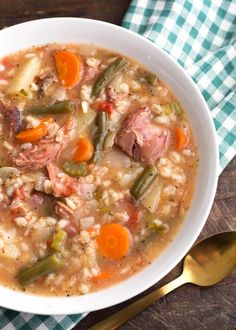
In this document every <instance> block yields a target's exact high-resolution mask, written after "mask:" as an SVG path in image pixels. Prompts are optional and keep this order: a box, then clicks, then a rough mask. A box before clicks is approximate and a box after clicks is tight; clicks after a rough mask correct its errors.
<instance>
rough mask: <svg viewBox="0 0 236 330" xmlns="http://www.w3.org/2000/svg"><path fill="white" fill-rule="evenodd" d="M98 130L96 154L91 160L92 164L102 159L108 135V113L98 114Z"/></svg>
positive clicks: (95, 142)
mask: <svg viewBox="0 0 236 330" xmlns="http://www.w3.org/2000/svg"><path fill="white" fill-rule="evenodd" d="M97 125H98V129H97V132H96V134H95V137H94V153H93V157H92V159H91V162H92V163H97V162H98V161H99V160H100V159H101V157H102V152H103V147H104V140H105V137H106V134H107V114H106V112H104V111H102V112H98V114H97Z"/></svg>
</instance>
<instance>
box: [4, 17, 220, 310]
mask: <svg viewBox="0 0 236 330" xmlns="http://www.w3.org/2000/svg"><path fill="white" fill-rule="evenodd" d="M53 42H57V43H70V42H71V43H73V42H74V43H93V44H94V45H98V46H102V47H104V48H107V49H111V50H114V51H117V52H120V53H122V54H124V55H127V56H130V57H133V58H135V59H136V60H138V61H139V62H140V63H143V64H144V65H145V66H146V67H148V68H149V69H150V70H151V71H153V72H155V73H156V74H157V75H158V76H159V77H160V79H162V80H163V81H164V82H166V83H167V84H168V85H169V86H170V88H171V90H172V91H173V92H174V94H175V95H176V96H177V98H178V99H179V100H180V102H181V104H182V105H183V107H184V109H185V110H186V111H187V113H188V116H189V118H190V121H191V123H192V126H193V130H194V134H195V137H196V140H197V144H198V147H199V153H200V163H199V169H198V179H197V183H196V192H195V196H194V200H193V203H192V206H191V208H190V210H189V212H188V215H187V218H186V219H185V221H184V224H183V225H182V227H181V228H180V230H179V232H178V234H177V235H176V236H175V238H174V240H173V242H172V243H171V244H169V246H168V247H167V249H166V250H165V251H164V252H163V253H162V254H161V256H160V257H158V258H157V259H156V260H155V261H154V262H153V263H152V264H151V265H150V266H148V267H146V268H145V269H144V270H143V271H141V272H139V273H138V274H136V275H134V276H132V277H131V278H129V279H127V280H125V281H123V282H120V283H119V284H117V285H113V286H112V287H110V288H107V289H104V290H101V291H99V292H96V293H90V294H87V295H84V296H74V297H65V298H63V297H46V296H34V295H30V294H27V293H22V292H16V291H13V290H10V289H7V288H5V287H3V286H0V297H2V298H1V301H0V304H1V305H2V306H3V307H6V308H11V309H14V310H17V311H24V312H29V313H36V314H74V313H81V312H88V311H95V310H98V309H101V308H105V307H109V306H112V305H115V304H117V303H120V302H122V301H124V300H127V299H129V298H131V297H133V296H135V295H137V294H138V293H140V292H142V291H144V290H146V289H147V288H149V287H150V286H151V285H153V284H155V283H156V282H157V281H159V280H160V279H161V278H162V277H163V276H165V275H166V274H167V273H169V272H170V271H171V269H173V268H174V267H175V265H176V264H177V263H178V262H179V261H180V260H181V259H182V258H183V257H184V255H185V254H186V253H187V252H188V250H189V249H190V248H191V246H192V245H193V243H194V242H195V240H196V239H197V237H198V235H199V233H200V232H201V230H202V228H203V226H204V224H205V222H206V220H207V217H208V214H209V212H210V209H211V206H212V203H213V200H214V195H215V191H216V187H217V172H218V148H217V143H216V135H215V129H214V125H213V121H212V118H211V115H210V112H209V110H208V107H207V105H206V103H205V101H204V99H203V97H202V95H201V93H200V92H199V90H198V88H197V87H196V85H195V84H194V82H193V81H192V80H191V78H190V77H189V76H188V75H187V73H186V72H185V71H184V69H183V68H182V67H180V65H178V64H177V63H176V62H175V60H173V59H172V57H170V56H169V55H167V54H166V53H165V52H164V51H163V50H161V49H160V48H158V46H156V45H155V44H153V43H152V42H150V41H148V40H146V39H145V38H143V37H141V36H140V35H138V34H135V33H133V32H130V31H128V30H126V29H124V28H121V27H118V26H116V25H112V24H109V23H104V22H100V21H95V20H89V19H81V18H51V19H42V20H36V21H31V22H27V23H23V24H19V25H15V26H12V27H10V28H7V29H4V30H2V31H0V45H1V47H0V58H1V57H2V56H4V55H7V54H10V53H13V52H16V51H18V50H21V49H25V48H28V47H31V46H33V45H41V44H46V43H53Z"/></svg>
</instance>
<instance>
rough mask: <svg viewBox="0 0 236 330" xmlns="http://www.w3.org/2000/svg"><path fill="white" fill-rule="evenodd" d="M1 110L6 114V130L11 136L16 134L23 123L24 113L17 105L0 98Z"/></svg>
mask: <svg viewBox="0 0 236 330" xmlns="http://www.w3.org/2000/svg"><path fill="white" fill-rule="evenodd" d="M0 112H1V113H2V114H3V116H4V124H5V126H6V127H5V131H6V133H7V134H8V135H9V137H13V136H15V135H16V134H17V133H18V131H19V130H20V128H21V125H22V114H21V111H20V110H19V109H18V108H17V107H12V106H10V105H8V104H7V103H5V102H4V101H2V100H0Z"/></svg>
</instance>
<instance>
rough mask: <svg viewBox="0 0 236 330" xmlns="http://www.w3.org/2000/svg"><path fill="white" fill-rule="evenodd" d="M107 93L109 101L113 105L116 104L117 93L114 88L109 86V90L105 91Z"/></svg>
mask: <svg viewBox="0 0 236 330" xmlns="http://www.w3.org/2000/svg"><path fill="white" fill-rule="evenodd" d="M105 93H106V97H107V101H109V102H111V103H115V102H116V96H117V95H116V92H115V90H114V88H113V87H112V86H107V88H106V89H105Z"/></svg>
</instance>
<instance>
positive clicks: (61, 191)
mask: <svg viewBox="0 0 236 330" xmlns="http://www.w3.org/2000/svg"><path fill="white" fill-rule="evenodd" d="M47 170H48V175H49V178H50V180H51V182H52V190H53V194H54V196H56V197H67V196H71V195H73V194H76V195H79V196H81V197H82V198H84V199H88V198H90V196H91V194H92V193H93V190H94V185H93V184H91V183H86V182H85V181H84V180H83V178H79V179H77V178H74V177H70V176H69V175H67V174H65V173H62V172H61V171H60V169H59V168H58V167H57V166H56V165H55V164H54V163H49V164H48V165H47Z"/></svg>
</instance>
